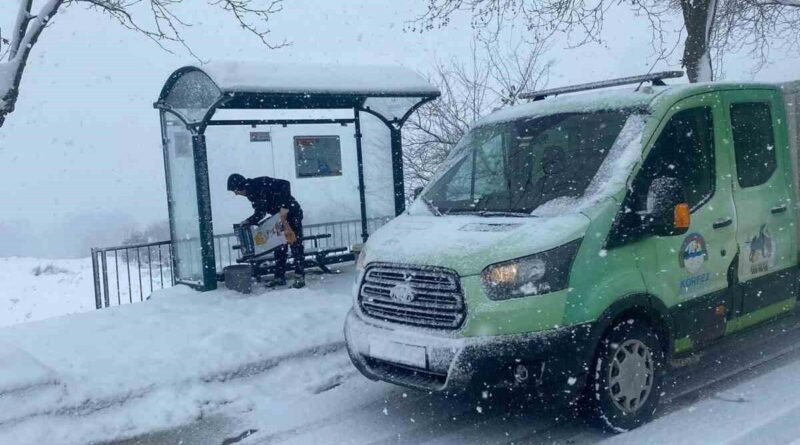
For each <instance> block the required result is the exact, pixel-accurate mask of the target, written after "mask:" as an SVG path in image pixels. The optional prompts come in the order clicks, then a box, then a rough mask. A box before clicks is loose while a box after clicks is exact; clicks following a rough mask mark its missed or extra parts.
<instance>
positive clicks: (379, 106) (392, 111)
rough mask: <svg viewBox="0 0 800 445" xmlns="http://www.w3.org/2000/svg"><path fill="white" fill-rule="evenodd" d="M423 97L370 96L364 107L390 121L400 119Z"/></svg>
mask: <svg viewBox="0 0 800 445" xmlns="http://www.w3.org/2000/svg"><path fill="white" fill-rule="evenodd" d="M423 99H424V97H370V98H368V99H367V100H366V101H365V102H364V108H365V109H369V110H372V111H374V112H376V113H378V114H380V115H381V116H383V117H384V118H386V120H388V121H390V122H395V121H400V120H401V119H402V118H403V117H404V116H405V115H406V113H408V111H409V110H411V109H412V108H414V106H415V105H417V104H418V103H419V102H420V101H422V100H423Z"/></svg>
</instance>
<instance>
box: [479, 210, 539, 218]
mask: <svg viewBox="0 0 800 445" xmlns="http://www.w3.org/2000/svg"><path fill="white" fill-rule="evenodd" d="M477 215H479V216H486V217H491V216H513V217H516V218H530V217H533V215H531V214H530V213H522V212H502V211H490V210H481V211H480V212H478V213H477Z"/></svg>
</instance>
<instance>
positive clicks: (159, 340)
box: [0, 266, 353, 443]
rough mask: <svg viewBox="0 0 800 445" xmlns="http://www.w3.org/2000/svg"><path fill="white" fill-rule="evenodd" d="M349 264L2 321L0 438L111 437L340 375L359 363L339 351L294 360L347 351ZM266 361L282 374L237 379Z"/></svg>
mask: <svg viewBox="0 0 800 445" xmlns="http://www.w3.org/2000/svg"><path fill="white" fill-rule="evenodd" d="M351 270H352V266H346V270H345V272H344V273H343V274H341V275H322V276H320V275H310V276H309V280H308V281H309V286H308V288H306V289H302V290H294V289H292V290H282V291H274V292H270V291H266V290H263V289H261V290H260V291H259V292H256V293H254V294H251V295H243V294H239V293H236V292H232V291H227V290H218V291H215V292H209V293H199V292H195V291H193V290H190V289H188V288H185V287H183V286H179V287H176V288H172V289H167V290H164V291H159V292H156V293H155V294H153V296H152V298H151V299H150V301H147V302H144V303H137V304H133V305H126V306H121V307H114V308H111V309H105V310H102V311H91V312H88V313H80V314H74V315H68V316H64V317H59V318H54V319H50V320H44V321H37V322H31V323H23V324H19V325H14V326H8V327H4V328H0V443H87V442H89V441H92V440H102V439H113V438H116V437H119V436H125V435H135V434H140V433H143V432H146V431H150V430H153V429H159V428H169V427H172V426H175V425H181V424H184V423H190V422H192V421H194V420H196V419H198V418H201V417H203V416H206V415H209V414H211V413H215V412H216V411H217V410H218V409H221V408H225V409H226V410H234V411H236V410H245V411H246V410H248V409H249V408H250V406H251V404H252V400H253V399H254V398H257V399H260V400H263V399H264V398H265V397H268V396H270V395H271V394H279V395H280V394H292V393H296V392H301V393H302V392H311V393H313V392H315V391H319V390H320V389H319V388H324V387H325V386H326V385H331V384H334V383H335V381H336V379H339V378H342V377H341V376H340V375H341V374H343V373H344V374H347V373H352V369H351V368H350V365H349V363H348V362H347V361H346V359H345V358H343V357H342V356H341V355H337V356H336V357H335V358H334V359H332V360H330V361H325V362H319V363H315V365H314V366H312V367H304V368H303V370H301V371H298V370H297V369H294V368H293V367H288V368H287V364H289V363H295V362H300V363H302V362H303V361H307V360H309V359H313V358H314V357H316V356H325V355H328V354H332V353H335V352H337V351H341V350H342V347H343V343H342V335H343V334H342V324H343V320H344V317H345V314H346V312H347V310H348V309H349V307H350V305H351V304H352V303H351V301H352V300H351V296H350V295H351V292H350V290H351V288H352V280H353V274H352V272H351ZM89 295H91V294H89ZM266 371H270V372H269V373H268V374H269V375H270V379H272V381H273V382H274V384H269V385H266V386H264V387H262V388H259V387H258V386H257V385H256V386H254V385H252V384H239V383H238V381H240V380H247V379H248V378H250V377H252V376H254V375H260V374H264V373H265V372H266ZM281 375H283V376H284V377H283V378H281V377H280V376H281ZM332 382H334V383H332ZM3 402H5V406H3V405H4V403H3ZM56 439H57V440H56Z"/></svg>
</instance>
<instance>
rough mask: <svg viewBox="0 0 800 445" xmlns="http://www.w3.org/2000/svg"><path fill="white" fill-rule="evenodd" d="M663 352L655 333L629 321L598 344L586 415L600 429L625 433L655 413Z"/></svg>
mask: <svg viewBox="0 0 800 445" xmlns="http://www.w3.org/2000/svg"><path fill="white" fill-rule="evenodd" d="M664 361H665V356H664V351H663V350H662V348H661V344H660V342H659V340H658V335H657V334H656V332H655V330H654V329H653V328H652V327H651V326H649V325H648V324H647V323H645V322H643V321H642V320H639V319H635V318H631V319H628V320H624V321H622V322H620V323H617V324H616V325H614V327H612V328H611V330H610V331H609V332H608V333H607V334H606V335H605V336H604V337H603V339H602V340H601V341H600V345H599V346H598V348H597V354H596V355H595V359H594V363H593V366H592V368H591V369H590V373H589V374H590V375H589V381H588V385H587V387H586V392H587V393H586V402H587V405H588V406H587V408H588V409H589V413H590V416H591V417H592V418H593V420H594V421H596V422H597V423H599V424H600V425H601V426H602V427H604V428H606V429H609V430H611V431H614V432H625V431H628V430H631V429H633V428H636V427H638V426H640V425H642V424H644V423H647V422H648V421H650V419H652V418H653V414H655V411H656V408H657V406H658V402H659V399H660V398H661V386H662V382H663V373H664V371H663V370H664Z"/></svg>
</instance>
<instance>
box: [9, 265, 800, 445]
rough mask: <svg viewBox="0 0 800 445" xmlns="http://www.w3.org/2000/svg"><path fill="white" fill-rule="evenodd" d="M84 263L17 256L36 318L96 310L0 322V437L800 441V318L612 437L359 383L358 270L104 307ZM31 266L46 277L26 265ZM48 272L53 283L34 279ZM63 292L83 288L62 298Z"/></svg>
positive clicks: (492, 401) (508, 401) (486, 405)
mask: <svg viewBox="0 0 800 445" xmlns="http://www.w3.org/2000/svg"><path fill="white" fill-rule="evenodd" d="M81 261H82V260H75V264H74V265H73V266H72V268H70V269H68V268H69V267H70V266H69V265H66V262H64V261H57V262H55V264H57V265H58V267H60V268H63V269H68V270H70V271H72V272H71V273H66V272H63V271H59V270H57V269H55V268H50V271H49V272H48V273H41V272H43V270H44V269H47V266H48V263H47V262H46V261H41V260H20V259H15V260H14V263H15V266H14V267H16V268H17V271H18V274H19V276H18V277H16V281H13V280H12V282H17V283H24V282H26V281H27V282H28V284H17V287H16V288H15V289H17V291H19V292H23V291H24V292H28V293H29V294H30V293H31V292H33V290H36V292H34V293H42V292H41V291H43V290H48V289H49V291H50V292H52V294H53V295H47V296H46V297H41V301H37V302H36V304H34V303H31V305H30V306H29V307H31V308H33V309H31V310H32V315H31V318H34V317H36V318H43V317H46V316H47V314H48V313H45V312H37V311H36V310H35V308H38V307H51V308H55V307H61V308H63V309H64V311H65V312H80V311H88V312H86V313H76V314H72V315H66V316H62V317H57V318H52V319H49V320H41V321H35V322H29V323H22V324H16V325H13V326H6V327H2V328H0V443H14V444H39V443H58V444H85V443H100V442H103V443H115V444H138V445H144V444H167V443H191V444H206V443H208V444H221V443H222V442H223V440H225V439H227V438H232V437H237V436H238V437H240V438H241V439H242V440H241V442H240V443H243V444H274V443H280V444H306V443H321V444H328V443H330V444H333V443H335V444H347V443H351V444H365V443H381V444H417V443H427V444H450V443H481V444H486V443H517V444H522V443H570V444H584V443H597V442H603V441H608V442H610V443H621V444H639V443H654V444H655V443H659V444H660V443H676V442H680V443H682V444H695V443H696V444H705V443H730V444H745V443H792V442H797V441H798V440H800V427H798V424H797V422H796V421H795V420H794V419H796V417H797V415H798V414H800V321H798V320H795V319H792V320H787V321H785V322H783V323H781V324H779V325H775V326H774V327H773V328H772V329H769V330H767V331H763V332H760V333H758V334H757V335H753V336H751V338H750V339H749V340H746V341H747V342H748V343H733V344H732V345H731V346H730V347H729V350H728V351H727V352H724V351H723V352H718V353H719V354H720V355H719V356H718V357H715V356H708V357H705V358H704V360H703V361H702V362H701V363H700V364H696V365H692V366H689V367H687V368H685V369H683V370H681V371H680V372H679V373H677V374H676V375H675V376H674V377H673V378H672V379H671V380H670V383H669V385H667V386H668V387H667V389H666V393H667V394H666V395H665V397H664V405H663V407H662V409H661V410H660V414H659V417H658V418H657V419H655V420H654V421H653V422H652V423H651V424H648V425H646V426H644V427H642V428H639V429H637V430H635V431H632V432H630V433H626V434H622V435H618V436H613V435H609V434H606V433H603V432H601V431H599V430H597V429H596V428H594V427H592V426H589V425H586V424H585V423H583V422H582V421H580V420H578V419H576V418H574V417H572V416H570V415H569V413H566V414H565V413H563V412H559V411H552V410H550V411H548V410H547V409H545V407H540V406H527V407H523V406H524V404H522V403H521V401H520V400H517V399H514V398H513V396H512V397H509V396H504V395H502V394H499V393H497V394H495V393H492V394H488V397H483V395H482V394H473V395H464V396H455V397H454V396H449V397H448V396H443V395H439V394H428V393H424V392H418V391H411V390H406V389H403V388H399V387H396V386H393V385H390V384H387V383H382V382H371V381H368V380H366V379H365V378H363V377H362V376H361V375H360V374H358V372H357V371H356V370H355V369H354V368H353V367H352V365H351V364H350V363H349V359H348V357H347V353H346V351H345V350H344V347H343V334H342V324H343V320H344V317H345V314H346V312H347V310H348V309H349V307H350V305H351V304H352V284H353V283H352V281H353V272H354V271H353V268H352V266H344V267H343V268H342V273H341V274H339V275H321V276H320V275H310V276H309V286H308V288H306V289H303V290H294V289H281V290H275V291H267V290H265V289H263V288H260V289H258V291H257V292H255V293H253V294H251V295H242V294H238V293H235V292H231V291H227V290H224V289H220V290H218V291H215V292H209V293H198V292H195V291H192V290H189V289H187V288H185V287H176V288H173V289H169V290H165V291H158V292H156V293H154V294H153V297H152V298H151V299H150V300H149V301H146V302H143V303H137V304H133V305H124V306H121V307H114V308H111V309H105V310H102V311H95V310H90V309H92V306H93V305H92V303H93V301H92V298H91V295H92V294H91V279H90V278H84V279H78V278H77V277H80V271H81V270H83V271H84V273H85V275H86V276H88V277H91V266H90V264H89V263H88V260H87V262H81ZM82 265H83V266H82ZM38 266H41V268H40V270H39V271H40V273H39V274H38V275H36V274H31V273H30V272H31V271H32V270H33V269H34V268H36V267H38ZM87 268H88V271H87V270H86V269H87ZM23 272H24V273H26V274H27V275H23ZM51 272H52V273H51ZM62 275H63V276H62ZM28 276H30V277H33V279H31V278H28ZM42 276H45V277H47V278H45V279H44V280H53V281H52V282H51V281H41V282H38V281H36V280H37V279H38V278H39V277H42ZM54 277H56V278H54ZM11 278H15V277H13V276H11ZM30 283H37V284H36V285H34V284H30ZM59 283H60V284H63V286H59ZM81 286H83V287H84V288H83V289H82V290H81ZM62 287H63V288H64V289H67V290H69V292H72V291H74V296H75V297H76V298H75V299H74V300H71V298H64V299H58V290H59V289H60V288H62ZM6 289H10V287H8V286H7V287H6ZM69 292H67V293H69ZM44 293H47V292H44ZM87 295H88V296H87ZM4 298H5V294H4ZM46 298H51V299H49V300H48V299H46ZM69 301H74V303H75V304H74V305H71V304H69V303H68V302H69ZM45 303H49V304H45ZM62 303H63V304H62ZM86 303H88V304H86ZM14 304H15V305H18V304H20V303H14ZM49 314H52V315H56V313H55V312H54V310H51V312H49ZM6 320H7V323H12V322H14V321H15V319H10V318H7V319H6ZM9 320H10V321H9ZM743 341H744V340H743ZM731 351H733V352H731ZM767 359H769V360H767ZM246 432H247V434H248V437H246V438H245V437H243V433H246ZM104 441H105V442H104Z"/></svg>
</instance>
